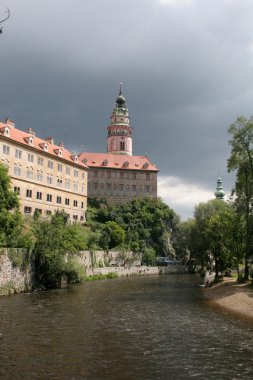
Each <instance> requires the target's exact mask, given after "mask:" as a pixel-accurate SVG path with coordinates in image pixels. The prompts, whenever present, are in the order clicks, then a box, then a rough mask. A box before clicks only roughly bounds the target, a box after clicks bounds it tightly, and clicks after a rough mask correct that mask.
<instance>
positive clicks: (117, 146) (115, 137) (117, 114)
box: [107, 83, 133, 156]
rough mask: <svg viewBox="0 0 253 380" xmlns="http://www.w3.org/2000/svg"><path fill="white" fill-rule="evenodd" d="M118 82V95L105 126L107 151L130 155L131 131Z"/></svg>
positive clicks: (124, 101) (125, 105)
mask: <svg viewBox="0 0 253 380" xmlns="http://www.w3.org/2000/svg"><path fill="white" fill-rule="evenodd" d="M121 86H122V83H120V90H119V96H118V97H117V99H116V103H115V106H114V109H113V111H112V116H111V123H110V125H109V126H108V127H107V131H108V135H107V153H112V154H123V155H127V156H132V131H133V128H132V127H131V125H130V120H129V115H128V108H127V104H126V100H125V98H124V96H123V94H122V88H121Z"/></svg>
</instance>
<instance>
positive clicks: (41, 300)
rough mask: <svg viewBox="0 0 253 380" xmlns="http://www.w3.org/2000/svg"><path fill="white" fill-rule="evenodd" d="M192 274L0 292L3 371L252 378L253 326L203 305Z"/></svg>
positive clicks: (12, 374)
mask: <svg viewBox="0 0 253 380" xmlns="http://www.w3.org/2000/svg"><path fill="white" fill-rule="evenodd" d="M197 282H198V279H196V278H195V277H194V276H187V275H184V276H176V275H171V276H152V277H146V278H127V279H126V278H122V279H116V280H103V281H97V282H88V283H86V284H84V285H80V286H73V287H70V288H67V289H63V290H59V291H51V292H46V293H37V294H36V293H35V294H30V295H26V294H23V295H18V296H12V297H2V298H0V334H1V335H0V345H1V347H0V378H1V379H3V380H7V379H8V380H9V379H50V380H51V379H57V380H58V379H59V380H60V379H68V380H70V379H73V380H79V379H92V380H97V379H105V380H107V379H108V380H109V379H110V380H116V379H122V380H125V379H126V380H127V379H145V380H148V379H152V380H153V379H191V378H196V379H239V378H240V379H249V378H251V372H252V364H253V355H252V354H253V342H251V340H250V339H249V337H250V336H251V334H252V330H253V328H252V326H251V325H249V324H247V323H245V322H242V321H239V320H236V319H234V318H232V317H229V316H226V315H224V314H221V313H218V312H215V311H212V310H211V309H207V308H206V307H203V306H202V303H201V302H200V301H201V294H202V290H201V289H200V288H198V286H197Z"/></svg>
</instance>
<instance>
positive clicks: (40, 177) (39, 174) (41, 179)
mask: <svg viewBox="0 0 253 380" xmlns="http://www.w3.org/2000/svg"><path fill="white" fill-rule="evenodd" d="M37 181H40V182H42V181H43V174H42V173H37Z"/></svg>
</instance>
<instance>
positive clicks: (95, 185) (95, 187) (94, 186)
mask: <svg viewBox="0 0 253 380" xmlns="http://www.w3.org/2000/svg"><path fill="white" fill-rule="evenodd" d="M93 188H94V190H97V189H98V183H97V182H94V184H93Z"/></svg>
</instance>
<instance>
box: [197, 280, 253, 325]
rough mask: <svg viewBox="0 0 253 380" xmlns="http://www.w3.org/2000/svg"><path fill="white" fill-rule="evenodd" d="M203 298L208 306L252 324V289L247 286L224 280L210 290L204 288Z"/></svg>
mask: <svg viewBox="0 0 253 380" xmlns="http://www.w3.org/2000/svg"><path fill="white" fill-rule="evenodd" d="M203 297H204V302H207V303H208V304H209V306H211V307H213V308H216V309H217V308H219V309H220V310H223V311H227V312H229V313H230V314H233V315H235V316H237V317H239V318H241V319H246V320H249V321H251V322H253V288H252V287H251V286H250V285H249V284H239V283H238V282H237V281H236V280H235V279H230V278H226V279H225V280H224V281H223V282H222V283H218V284H216V285H214V286H213V287H212V288H207V289H206V288H204V289H203Z"/></svg>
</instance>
